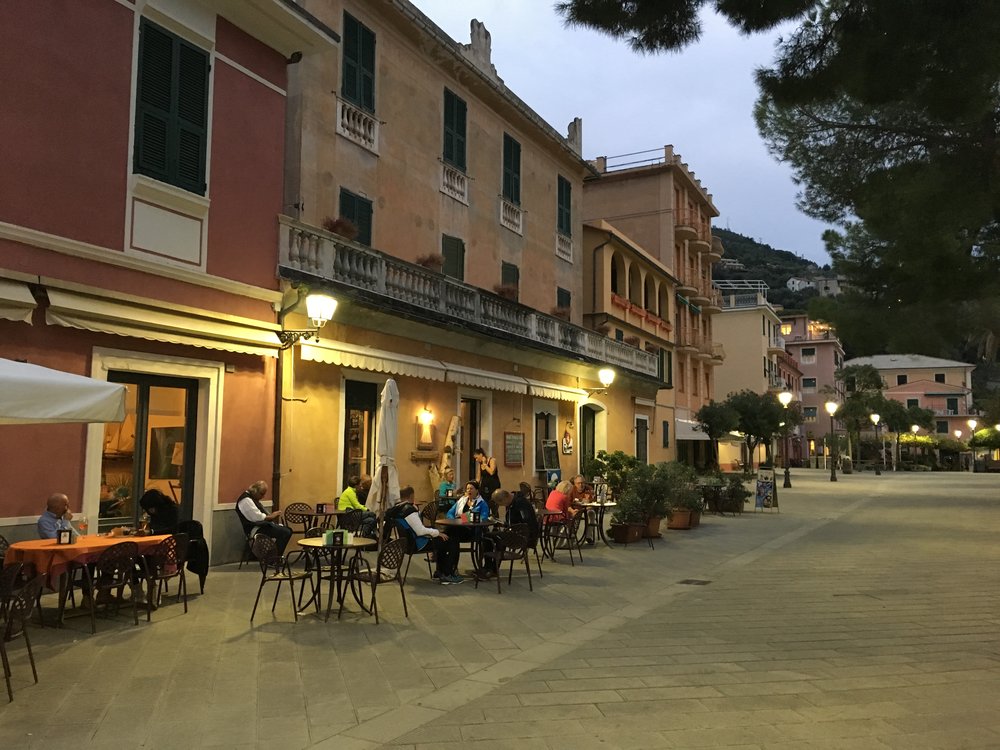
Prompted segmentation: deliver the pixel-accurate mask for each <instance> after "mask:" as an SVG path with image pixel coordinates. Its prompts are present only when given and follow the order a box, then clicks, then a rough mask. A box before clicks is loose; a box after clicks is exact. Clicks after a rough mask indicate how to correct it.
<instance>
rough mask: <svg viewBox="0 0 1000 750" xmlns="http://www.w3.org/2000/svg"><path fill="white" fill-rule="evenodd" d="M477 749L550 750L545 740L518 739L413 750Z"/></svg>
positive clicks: (450, 743)
mask: <svg viewBox="0 0 1000 750" xmlns="http://www.w3.org/2000/svg"><path fill="white" fill-rule="evenodd" d="M469 747H472V748H475V750H548V745H546V744H545V740H544V739H541V738H538V739H523V738H521V739H516V740H502V739H501V740H476V741H475V742H469V741H467V740H462V741H461V742H445V743H441V744H437V743H430V744H420V745H414V746H413V750H465V748H469Z"/></svg>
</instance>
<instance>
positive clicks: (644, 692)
mask: <svg viewBox="0 0 1000 750" xmlns="http://www.w3.org/2000/svg"><path fill="white" fill-rule="evenodd" d="M617 692H618V695H619V696H620V699H621V700H626V701H653V700H676V699H679V698H719V697H721V696H723V695H724V693H723V692H721V688H716V687H714V686H711V685H685V686H682V687H642V688H638V689H634V688H625V689H622V690H618V691H617Z"/></svg>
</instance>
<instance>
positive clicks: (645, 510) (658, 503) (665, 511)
mask: <svg viewBox="0 0 1000 750" xmlns="http://www.w3.org/2000/svg"><path fill="white" fill-rule="evenodd" d="M663 466H664V464H657V465H656V466H652V465H649V464H643V465H640V466H639V467H638V468H636V469H635V470H634V472H633V474H632V477H631V479H630V480H629V484H628V489H627V490H626V491H625V497H626V498H629V497H634V498H635V500H636V502H637V503H638V505H639V508H640V511H641V516H642V521H643V523H644V525H645V529H644V531H643V536H645V537H651V538H653V539H658V538H659V537H660V524H661V523H662V521H663V519H664V518H667V519H669V518H670V517H671V515H672V512H671V507H670V500H669V495H670V482H669V479H670V477H669V474H668V473H667V472H665V471H664V470H663V468H662V467H663Z"/></svg>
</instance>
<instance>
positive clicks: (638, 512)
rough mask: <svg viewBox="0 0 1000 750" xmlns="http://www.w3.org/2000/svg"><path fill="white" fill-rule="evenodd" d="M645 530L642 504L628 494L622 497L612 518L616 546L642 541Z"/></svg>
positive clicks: (612, 533) (634, 496) (613, 538)
mask: <svg viewBox="0 0 1000 750" xmlns="http://www.w3.org/2000/svg"><path fill="white" fill-rule="evenodd" d="M645 528H646V523H645V521H644V520H643V511H642V504H641V502H640V501H639V499H638V497H637V496H636V495H634V494H631V493H628V492H626V493H625V494H624V495H621V496H620V497H619V499H618V500H617V506H616V507H615V512H614V513H613V514H612V516H611V539H612V540H613V541H614V542H615V543H616V544H632V543H634V542H638V541H639V540H640V539H642V532H643V530H644V529H645Z"/></svg>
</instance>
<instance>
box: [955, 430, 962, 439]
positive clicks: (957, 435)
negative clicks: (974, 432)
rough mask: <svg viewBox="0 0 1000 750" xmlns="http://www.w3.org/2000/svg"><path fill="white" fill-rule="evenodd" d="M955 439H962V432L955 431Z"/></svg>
mask: <svg viewBox="0 0 1000 750" xmlns="http://www.w3.org/2000/svg"><path fill="white" fill-rule="evenodd" d="M955 437H956V438H960V437H962V431H961V430H955Z"/></svg>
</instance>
